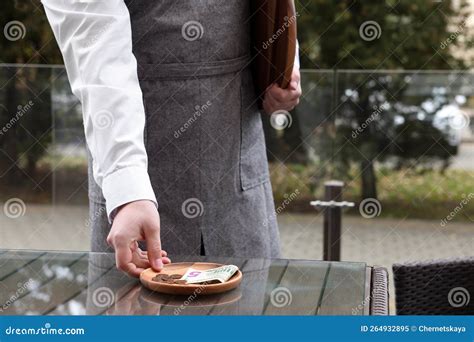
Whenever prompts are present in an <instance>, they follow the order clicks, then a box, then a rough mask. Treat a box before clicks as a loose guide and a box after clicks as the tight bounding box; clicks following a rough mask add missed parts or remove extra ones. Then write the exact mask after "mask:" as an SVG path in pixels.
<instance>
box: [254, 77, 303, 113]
mask: <svg viewBox="0 0 474 342" xmlns="http://www.w3.org/2000/svg"><path fill="white" fill-rule="evenodd" d="M300 77H301V76H300V72H299V70H297V69H295V70H293V73H292V75H291V80H290V84H289V85H288V88H286V89H282V88H280V87H279V86H278V85H276V84H272V85H271V86H269V87H268V88H267V90H266V91H265V97H264V100H263V109H264V110H265V111H266V112H267V113H268V114H273V113H274V112H276V111H278V110H286V111H291V110H293V109H294V108H295V107H296V106H297V105H298V104H299V102H300V97H301V94H302V91H301V84H300Z"/></svg>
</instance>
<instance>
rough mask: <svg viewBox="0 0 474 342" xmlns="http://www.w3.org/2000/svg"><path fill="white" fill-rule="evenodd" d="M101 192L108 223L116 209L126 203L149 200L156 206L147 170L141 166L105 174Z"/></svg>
mask: <svg viewBox="0 0 474 342" xmlns="http://www.w3.org/2000/svg"><path fill="white" fill-rule="evenodd" d="M102 193H103V195H104V198H105V206H106V209H107V217H108V219H109V223H112V221H113V218H114V216H115V213H116V209H117V208H118V207H120V206H122V205H124V204H126V203H130V202H134V201H139V200H149V201H152V202H153V203H155V205H156V207H157V208H158V204H157V201H156V197H155V193H154V191H153V187H152V186H151V182H150V177H149V176H148V172H147V170H146V169H144V168H141V167H135V166H130V167H125V168H122V169H119V170H117V171H115V172H113V173H111V174H109V175H107V176H106V177H105V178H104V179H103V181H102Z"/></svg>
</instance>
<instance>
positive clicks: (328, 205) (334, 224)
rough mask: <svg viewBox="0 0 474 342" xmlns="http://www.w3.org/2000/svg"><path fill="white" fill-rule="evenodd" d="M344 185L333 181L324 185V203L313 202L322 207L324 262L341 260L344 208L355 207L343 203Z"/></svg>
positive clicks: (352, 204)
mask: <svg viewBox="0 0 474 342" xmlns="http://www.w3.org/2000/svg"><path fill="white" fill-rule="evenodd" d="M343 187H344V183H343V182H341V181H337V180H331V181H327V182H325V183H324V201H312V202H311V205H313V206H314V207H322V208H323V212H324V224H323V244H324V246H323V260H327V261H340V260H341V221H342V208H343V207H353V206H354V203H352V202H346V201H342V188H343Z"/></svg>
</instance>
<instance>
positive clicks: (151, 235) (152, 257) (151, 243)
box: [144, 227, 163, 271]
mask: <svg viewBox="0 0 474 342" xmlns="http://www.w3.org/2000/svg"><path fill="white" fill-rule="evenodd" d="M144 233H145V241H146V247H147V251H148V260H149V261H150V265H151V266H152V267H153V269H154V270H155V271H161V270H162V269H163V260H162V256H161V239H160V228H159V227H148V228H147V229H145V231H144Z"/></svg>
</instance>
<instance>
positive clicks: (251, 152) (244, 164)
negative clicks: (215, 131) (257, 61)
mask: <svg viewBox="0 0 474 342" xmlns="http://www.w3.org/2000/svg"><path fill="white" fill-rule="evenodd" d="M241 77H242V81H241V89H240V96H241V111H240V112H241V126H240V129H241V143H240V182H241V187H242V190H248V189H250V188H253V187H256V186H257V185H260V184H262V183H264V182H267V181H269V179H270V176H269V172H268V161H267V154H266V148H265V136H264V133H263V127H262V118H261V116H260V111H259V110H258V107H257V97H256V95H255V90H254V85H253V80H252V74H251V72H250V70H248V69H247V70H245V71H243V72H242V73H241Z"/></svg>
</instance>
